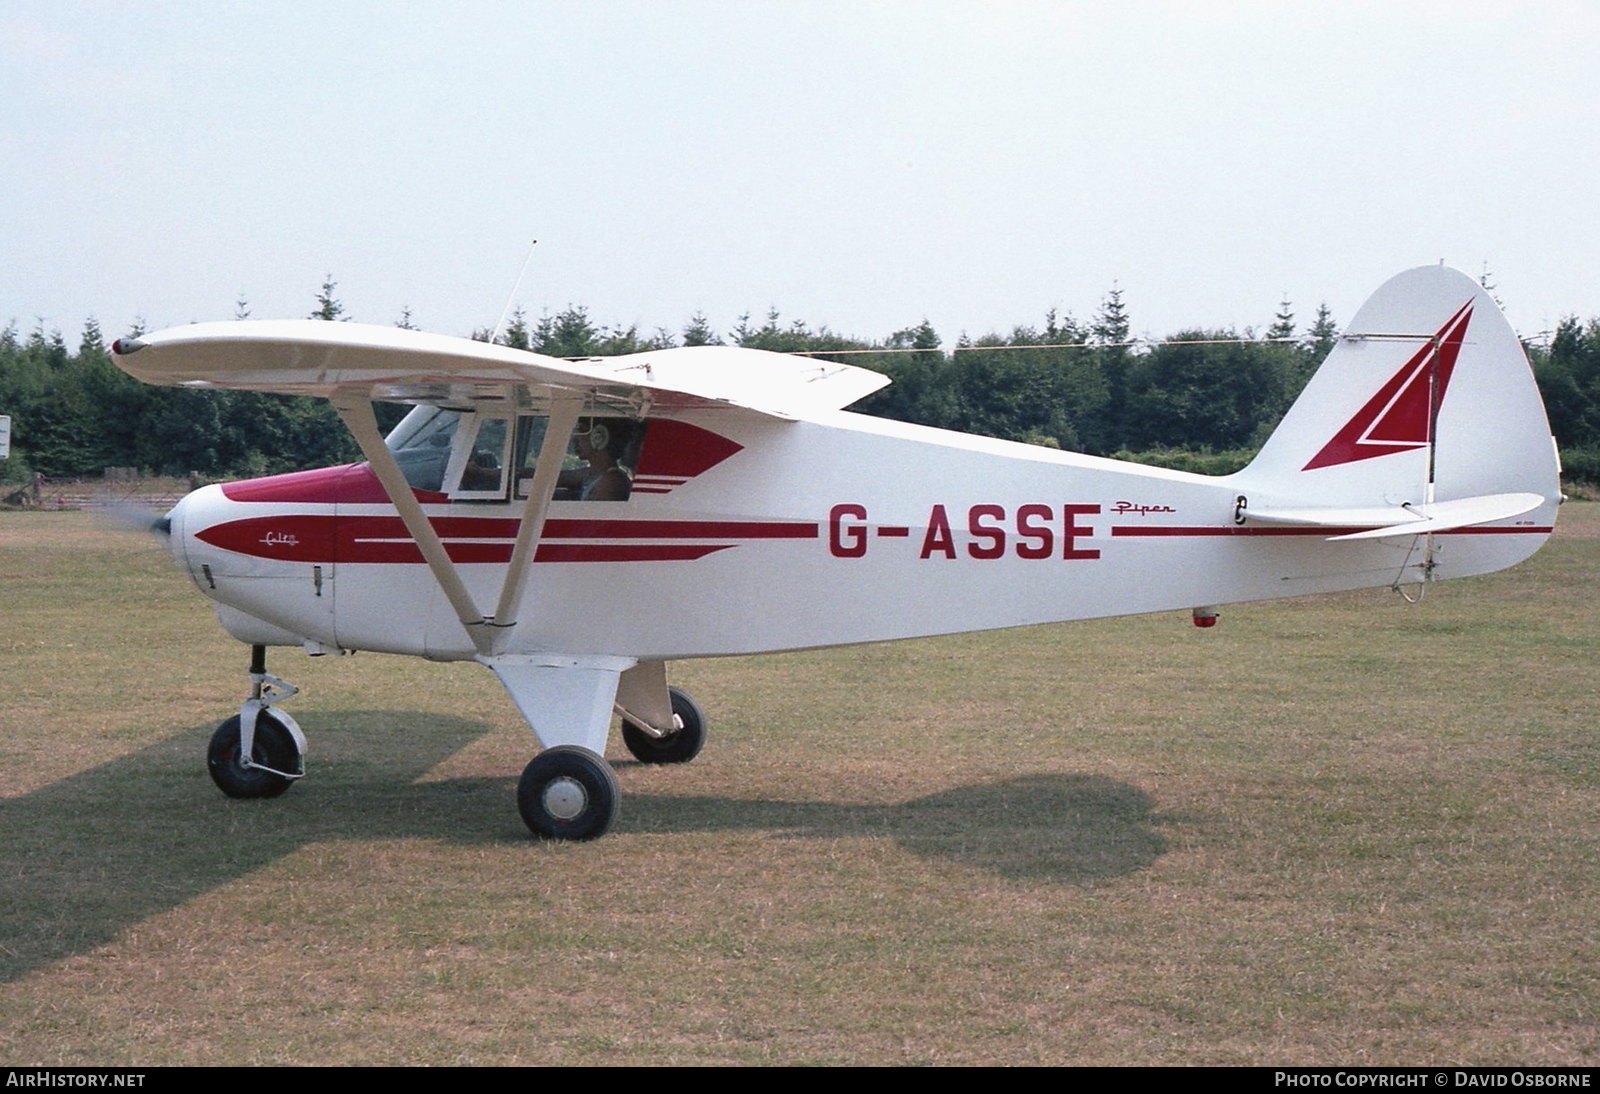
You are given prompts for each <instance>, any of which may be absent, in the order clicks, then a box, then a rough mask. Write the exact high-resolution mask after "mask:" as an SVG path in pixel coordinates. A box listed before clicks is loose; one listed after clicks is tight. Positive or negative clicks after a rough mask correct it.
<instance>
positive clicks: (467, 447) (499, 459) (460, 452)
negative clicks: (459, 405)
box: [444, 412, 512, 501]
mask: <svg viewBox="0 0 1600 1094" xmlns="http://www.w3.org/2000/svg"><path fill="white" fill-rule="evenodd" d="M511 436H512V429H511V419H510V418H506V417H502V416H498V415H492V414H478V413H473V412H467V413H463V414H462V415H461V424H460V425H459V426H458V427H457V428H456V431H455V435H454V437H453V442H454V443H453V444H452V445H451V448H450V466H449V467H448V468H447V469H446V471H445V475H444V482H445V489H446V490H447V491H448V492H449V494H450V496H451V498H453V499H458V500H461V501H504V500H505V499H506V493H507V491H506V482H507V475H506V469H507V466H508V464H509V463H510V450H511Z"/></svg>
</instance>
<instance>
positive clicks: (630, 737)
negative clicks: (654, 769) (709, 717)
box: [622, 688, 706, 764]
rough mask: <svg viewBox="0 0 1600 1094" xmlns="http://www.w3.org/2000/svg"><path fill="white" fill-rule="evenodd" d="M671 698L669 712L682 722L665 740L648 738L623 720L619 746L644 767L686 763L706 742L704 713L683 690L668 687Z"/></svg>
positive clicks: (637, 728)
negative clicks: (624, 748) (680, 727)
mask: <svg viewBox="0 0 1600 1094" xmlns="http://www.w3.org/2000/svg"><path fill="white" fill-rule="evenodd" d="M667 694H668V695H670V696H671V697H672V713H673V714H675V715H677V717H678V721H680V722H682V723H683V728H682V729H675V730H673V731H672V732H671V733H668V734H667V735H666V736H665V737H652V736H650V734H648V733H646V732H645V731H644V730H642V729H640V728H639V727H638V726H636V725H634V724H633V723H632V722H629V721H627V720H626V719H624V720H623V723H622V743H623V744H625V745H627V746H628V751H629V752H631V753H633V758H634V759H636V760H638V761H639V762H640V763H646V764H686V763H688V762H689V761H690V760H692V759H694V758H695V757H696V756H698V755H700V750H701V749H702V748H704V747H705V743H706V713H705V711H703V710H701V709H700V704H699V703H697V702H695V701H694V697H693V696H691V695H690V694H689V693H688V692H687V691H681V690H679V689H678V688H668V689H667Z"/></svg>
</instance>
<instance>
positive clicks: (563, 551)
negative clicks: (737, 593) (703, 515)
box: [195, 513, 820, 563]
mask: <svg viewBox="0 0 1600 1094" xmlns="http://www.w3.org/2000/svg"><path fill="white" fill-rule="evenodd" d="M430 523H431V524H432V525H433V528H434V531H436V532H437V533H438V534H439V538H440V539H442V540H443V541H444V545H445V551H446V553H447V554H448V555H449V556H450V558H451V559H452V560H453V561H455V562H462V563H504V562H507V561H509V560H510V558H511V546H512V541H513V540H515V539H516V535H517V528H518V527H519V525H520V523H521V522H520V521H517V520H511V519H506V518H497V517H433V518H430ZM818 535H820V531H819V526H818V525H816V524H805V523H789V522H782V521H737V520H706V521H695V520H551V521H548V522H546V524H545V528H544V537H543V542H542V543H541V545H540V547H539V549H538V551H537V552H536V553H535V555H534V561H535V562H639V561H679V560H693V559H697V558H704V557H705V556H706V555H708V554H711V553H712V552H713V551H720V550H724V549H726V548H728V547H732V546H734V544H731V543H717V544H703V543H700V544H684V543H663V542H644V543H634V542H630V543H618V542H612V543H550V542H549V541H550V540H655V541H661V540H669V539H673V540H681V539H816V538H817V537H818ZM195 538H196V539H199V540H200V541H202V542H204V543H209V544H211V545H212V546H213V547H220V548H222V549H223V550H226V551H234V552H236V553H238V554H244V555H251V556H253V557H256V558H267V559H275V560H278V561H282V562H350V563H355V562H381V563H417V562H421V561H422V553H421V551H420V550H419V549H418V548H417V545H416V544H415V543H414V542H412V539H411V535H410V533H409V532H407V531H406V527H405V523H404V522H403V521H401V519H400V518H399V517H390V516H371V517H363V516H346V517H335V516H333V515H332V514H326V515H319V514H304V513H296V514H286V515H283V516H269V517H245V518H243V519H241V520H232V521H226V522H224V523H222V524H214V525H212V526H211V527H209V528H206V529H203V530H201V531H200V532H197V533H196V534H195Z"/></svg>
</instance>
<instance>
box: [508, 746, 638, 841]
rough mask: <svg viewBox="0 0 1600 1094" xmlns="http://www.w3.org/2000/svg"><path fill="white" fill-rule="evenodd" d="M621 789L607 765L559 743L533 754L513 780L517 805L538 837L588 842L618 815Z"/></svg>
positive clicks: (600, 834) (602, 760)
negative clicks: (519, 777) (515, 783)
mask: <svg viewBox="0 0 1600 1094" xmlns="http://www.w3.org/2000/svg"><path fill="white" fill-rule="evenodd" d="M621 798H622V792H621V790H620V788H619V787H618V786H617V776H616V775H615V774H614V773H613V772H612V770H611V765H610V764H608V763H606V761H605V760H604V759H603V758H601V757H600V756H597V755H595V754H594V753H593V752H590V751H589V750H588V749H587V748H583V747H580V746H579V745H557V746H556V747H555V748H547V749H545V750H544V751H543V752H541V753H539V754H538V755H537V756H535V757H534V758H533V760H532V762H530V763H529V764H528V766H527V767H526V768H524V769H523V772H522V779H521V781H520V782H518V784H517V809H518V811H520V812H521V813H522V820H523V823H525V824H526V825H527V826H528V827H529V829H531V830H532V831H533V834H534V835H536V836H542V837H544V838H545V839H566V840H586V839H595V838H597V837H599V836H602V835H604V834H605V832H606V830H607V829H608V828H610V827H611V825H612V823H613V822H614V821H615V820H616V819H617V808H618V805H619V804H620V802H621Z"/></svg>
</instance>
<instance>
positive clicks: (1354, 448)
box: [1301, 300, 1472, 471]
mask: <svg viewBox="0 0 1600 1094" xmlns="http://www.w3.org/2000/svg"><path fill="white" fill-rule="evenodd" d="M1471 319H1472V301H1470V300H1469V301H1467V302H1466V303H1465V304H1463V305H1462V306H1461V310H1459V311H1458V312H1456V313H1455V314H1454V315H1452V316H1451V317H1450V318H1449V320H1448V321H1447V322H1446V323H1445V324H1444V326H1442V327H1440V328H1439V331H1438V333H1436V334H1435V335H1434V336H1433V337H1432V338H1430V339H1428V341H1427V343H1426V344H1425V345H1423V346H1422V348H1421V349H1419V350H1417V352H1416V353H1414V354H1413V355H1412V356H1411V359H1410V360H1409V361H1407V362H1406V363H1405V364H1404V365H1401V366H1400V370H1399V371H1398V372H1396V373H1395V374H1394V375H1393V376H1391V377H1389V379H1388V380H1387V381H1385V382H1384V385H1383V386H1382V387H1380V388H1379V389H1378V392H1377V394H1376V395H1374V396H1373V397H1372V398H1370V399H1368V400H1367V402H1366V404H1365V405H1364V406H1363V407H1362V408H1361V409H1360V410H1358V411H1356V413H1355V415H1354V416H1353V417H1352V418H1351V419H1350V420H1349V421H1348V422H1346V423H1345V424H1344V426H1343V427H1342V428H1341V429H1340V430H1339V431H1338V432H1337V433H1335V434H1334V435H1333V439H1332V440H1330V441H1329V442H1328V443H1327V444H1325V445H1323V446H1322V451H1320V452H1318V453H1317V454H1316V455H1315V456H1313V457H1312V458H1311V462H1310V463H1308V464H1306V465H1305V467H1303V468H1301V470H1302V471H1315V470H1316V469H1317V468H1319V467H1334V466H1337V465H1338V464H1343V463H1355V462H1356V461H1357V460H1370V459H1372V458H1373V457H1375V456H1388V455H1390V454H1392V453H1395V452H1411V451H1414V450H1415V449H1418V448H1425V447H1427V445H1428V442H1429V441H1430V440H1431V439H1432V429H1433V419H1434V416H1435V414H1436V413H1437V411H1438V408H1439V404H1440V403H1441V402H1443V401H1444V392H1445V388H1446V387H1447V386H1449V383H1450V373H1451V372H1452V371H1453V370H1454V369H1455V366H1456V357H1457V356H1458V355H1459V354H1460V352H1461V342H1462V339H1463V338H1465V337H1466V333H1467V324H1468V323H1469V322H1470V321H1471ZM1430 381H1432V382H1430ZM1430 393H1431V397H1430Z"/></svg>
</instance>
